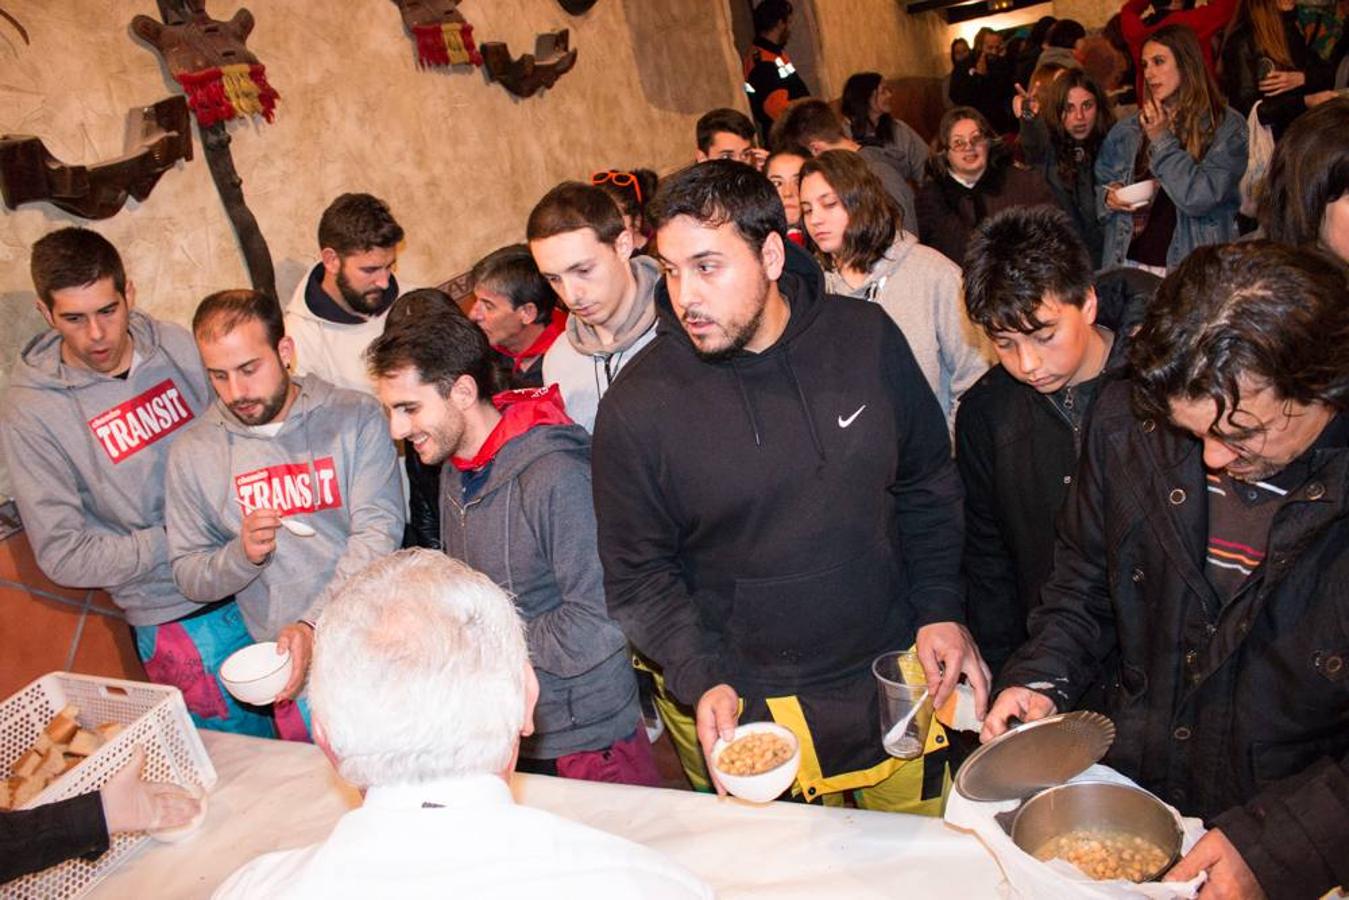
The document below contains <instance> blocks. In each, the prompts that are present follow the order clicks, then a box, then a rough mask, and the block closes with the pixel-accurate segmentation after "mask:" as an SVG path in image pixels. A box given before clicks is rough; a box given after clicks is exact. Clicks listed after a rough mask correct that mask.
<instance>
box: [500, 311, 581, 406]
mask: <svg viewBox="0 0 1349 900" xmlns="http://www.w3.org/2000/svg"><path fill="white" fill-rule="evenodd" d="M566 328H567V312H566V310H563V309H561V308H556V307H555V308H554V309H553V317H552V318H551V319H549V320H548V324H547V325H545V326H544V327H543V333H542V334H540V335H539V336H538V337H537V338H535V340H534V343H532V344H530V345H529V346H528V347H526V348H525V349H523V350H521V351H520V352H519V353H512V352H511V351H509V350H507V349H506V348H505V347H498V346H496V345H495V344H493V345H492V349H493V350H495V351H496V352H498V353H500V354H501V355H502V356H509V357H510V358H511V359H512V360H514V361H515V365H514V366H512V368H513V369H514V371H516V372H519V371H521V370H522V369H523V367H524V364H525V361H526V360H530V359H534V358H535V357H538V356H543V354H545V353H547V352H548V348H549V347H551V346H553V341H555V340H557V338H558V335H560V334H562V332H563V331H565V330H566ZM498 396H499V395H498ZM493 400H494V401H495V398H493Z"/></svg>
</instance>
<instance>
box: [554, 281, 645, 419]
mask: <svg viewBox="0 0 1349 900" xmlns="http://www.w3.org/2000/svg"><path fill="white" fill-rule="evenodd" d="M628 266H629V267H630V268H631V269H632V277H633V278H634V279H636V281H637V293H636V294H635V296H634V297H633V302H632V308H631V309H630V310H628V315H627V318H626V319H625V320H624V321H623V322H620V323H619V324H618V327H617V328H616V329H615V331H614V338H613V340H612V341H606V340H604V339H603V338H601V337H600V335H599V333H598V332H596V331H595V329H594V328H593V327H592V326H590V325H587V324H586V323H585V322H582V321H581V320H580V319H579V318H578V317H576V316H568V317H567V330H566V332H565V333H564V335H563V338H565V339H563V338H559V339H558V340H555V341H553V345H552V346H551V347H549V348H548V352H547V353H545V354H544V355H543V383H544V384H545V385H549V384H555V385H557V386H558V388H560V389H561V391H562V401H563V402H564V403H565V404H566V405H567V415H568V416H569V417H570V418H571V420H572V421H573V422H575V423H576V424H577V425H580V426H581V427H582V428H584V429H585V430H586V431H593V430H594V428H595V410H596V409H598V408H599V405H600V398H601V397H603V396H604V394H605V392H606V391H608V390H609V385H610V384H612V383H613V380H614V379H615V378H617V377H618V373H619V370H621V369H622V368H623V367H624V366H625V365H627V364H628V362H630V361H631V360H632V358H633V357H634V356H636V355H637V354H638V352H640V351H641V349H642V348H643V347H645V346H646V345H647V344H649V343H651V339H652V338H654V337H655V336H656V306H655V301H654V297H655V295H656V285H657V284H660V283H661V271H660V265H659V264H658V263H657V262H656V261H655V260H654V259H652V258H651V257H649V256H634V257H633V258H632V259H630V260H628Z"/></svg>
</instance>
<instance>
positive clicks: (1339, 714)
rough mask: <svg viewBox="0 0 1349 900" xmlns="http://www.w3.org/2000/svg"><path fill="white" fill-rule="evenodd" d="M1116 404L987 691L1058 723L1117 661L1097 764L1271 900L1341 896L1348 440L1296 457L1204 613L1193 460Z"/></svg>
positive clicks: (1190, 452) (1197, 460)
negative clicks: (1037, 600)
mask: <svg viewBox="0 0 1349 900" xmlns="http://www.w3.org/2000/svg"><path fill="white" fill-rule="evenodd" d="M1129 389H1130V386H1129V384H1128V383H1127V382H1125V381H1116V382H1114V383H1112V384H1111V385H1109V386H1108V387H1107V388H1106V389H1105V391H1104V393H1103V394H1102V395H1101V397H1100V399H1099V400H1098V401H1097V405H1096V409H1095V412H1094V414H1093V420H1092V425H1091V428H1090V429H1089V431H1088V434H1087V444H1086V447H1085V449H1084V451H1083V458H1082V465H1081V468H1080V469H1079V470H1078V475H1077V478H1076V482H1075V484H1074V485H1073V488H1072V491H1071V492H1070V494H1069V497H1068V502H1067V505H1066V506H1065V507H1064V513H1063V516H1062V519H1061V520H1060V523H1059V538H1058V542H1057V544H1056V545H1055V548H1054V573H1053V575H1052V576H1051V577H1050V579H1049V582H1048V583H1047V584H1046V585H1045V589H1044V592H1043V595H1042V599H1043V603H1042V605H1041V606H1040V607H1039V608H1038V609H1037V610H1035V612H1033V613H1032V614H1031V621H1030V632H1031V637H1030V640H1029V641H1028V642H1027V643H1026V644H1025V645H1024V646H1022V648H1021V649H1020V650H1018V651H1017V653H1016V655H1015V656H1013V658H1012V660H1011V661H1010V662H1009V663H1008V664H1007V667H1006V668H1005V669H1004V670H1003V673H1002V677H1001V678H1000V679H999V681H1000V683H1001V685H1002V686H1006V685H1027V686H1035V688H1036V689H1037V690H1043V692H1044V693H1046V694H1047V695H1049V696H1051V697H1052V698H1054V700H1055V701H1056V702H1057V703H1058V706H1059V708H1060V709H1070V708H1072V707H1074V706H1075V705H1076V704H1077V702H1078V699H1079V697H1080V696H1081V695H1082V692H1083V691H1084V690H1086V689H1087V688H1088V687H1089V686H1090V685H1091V684H1092V683H1093V681H1094V680H1095V679H1096V678H1097V672H1098V669H1099V664H1100V661H1101V660H1102V659H1104V658H1105V657H1106V656H1107V655H1108V654H1110V653H1111V652H1112V651H1116V652H1118V654H1119V656H1120V676H1121V677H1120V680H1119V682H1118V684H1116V685H1115V686H1114V689H1113V690H1112V691H1111V692H1110V695H1109V696H1108V697H1107V703H1106V711H1107V713H1108V714H1109V715H1110V717H1111V718H1112V719H1114V721H1115V726H1116V728H1117V729H1118V736H1117V737H1116V739H1115V743H1114V746H1113V747H1112V748H1111V750H1110V754H1109V755H1108V756H1107V757H1106V762H1108V763H1109V764H1111V765H1113V766H1115V767H1116V768H1118V769H1119V770H1120V771H1122V772H1123V773H1124V774H1126V775H1128V776H1130V777H1132V778H1134V779H1136V780H1137V781H1138V782H1139V783H1140V784H1142V785H1143V786H1144V787H1146V788H1148V789H1149V790H1151V791H1153V792H1155V793H1157V794H1158V795H1160V796H1161V797H1163V798H1165V799H1167V800H1169V801H1170V802H1172V803H1174V804H1175V805H1176V806H1177V807H1178V808H1179V809H1180V810H1181V811H1182V812H1184V813H1187V814H1190V815H1198V816H1201V817H1203V818H1204V819H1206V820H1207V821H1208V823H1209V824H1211V825H1214V826H1217V827H1219V828H1221V829H1222V830H1223V832H1224V834H1226V835H1227V837H1228V838H1229V839H1230V840H1231V841H1232V843H1233V844H1235V845H1236V848H1237V849H1238V850H1239V851H1240V852H1241V855H1242V857H1243V858H1244V859H1245V861H1246V863H1247V864H1248V865H1249V866H1250V867H1251V869H1252V870H1253V871H1254V872H1255V875H1256V877H1257V878H1258V879H1259V880H1260V884H1261V886H1262V887H1263V888H1264V890H1265V892H1266V893H1267V894H1268V895H1269V896H1270V897H1271V898H1281V897H1289V898H1293V897H1316V896H1319V895H1320V894H1322V893H1323V892H1325V891H1326V890H1328V889H1329V888H1330V887H1332V886H1334V885H1336V884H1349V506H1346V501H1349V423H1346V422H1345V421H1344V417H1343V416H1341V417H1340V418H1338V419H1336V420H1335V421H1334V422H1332V424H1331V425H1330V426H1328V427H1327V429H1326V431H1325V432H1324V433H1323V434H1322V438H1321V441H1319V442H1318V446H1317V447H1316V448H1314V449H1313V450H1312V451H1310V452H1309V455H1308V459H1309V460H1310V469H1309V472H1310V474H1309V476H1308V479H1307V480H1306V482H1304V484H1303V485H1302V486H1301V487H1300V488H1298V489H1297V490H1295V491H1292V492H1290V493H1289V495H1288V497H1287V498H1286V499H1285V500H1284V502H1283V503H1284V505H1283V507H1282V508H1281V509H1280V510H1279V512H1278V513H1277V515H1276V516H1275V519H1274V524H1273V527H1272V528H1271V531H1270V535H1269V542H1268V545H1267V552H1266V556H1265V563H1264V564H1263V565H1262V566H1261V567H1260V568H1259V569H1257V570H1256V571H1255V573H1254V574H1253V575H1252V576H1251V578H1250V579H1249V581H1248V582H1247V584H1246V586H1245V587H1244V588H1243V589H1242V590H1241V591H1240V592H1239V593H1238V594H1237V595H1236V596H1235V597H1233V598H1232V599H1231V600H1229V601H1228V602H1227V603H1226V604H1225V605H1224V604H1223V603H1222V602H1221V601H1220V600H1219V598H1218V595H1217V594H1216V593H1215V591H1214V590H1213V588H1212V587H1211V586H1210V584H1209V582H1208V579H1207V578H1206V577H1205V574H1204V560H1205V544H1206V542H1207V539H1208V534H1207V531H1208V523H1207V515H1208V505H1207V502H1206V497H1207V493H1206V483H1205V470H1204V464H1203V460H1202V456H1201V447H1200V444H1199V442H1198V441H1196V440H1194V439H1193V438H1191V437H1188V436H1186V435H1181V434H1180V433H1178V432H1176V431H1174V430H1172V429H1170V428H1169V427H1167V425H1166V424H1165V423H1162V422H1154V421H1151V420H1147V421H1139V420H1138V419H1136V418H1135V417H1134V416H1133V414H1132V413H1131V412H1130V409H1129Z"/></svg>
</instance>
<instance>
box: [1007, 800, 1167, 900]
mask: <svg viewBox="0 0 1349 900" xmlns="http://www.w3.org/2000/svg"><path fill="white" fill-rule="evenodd" d="M1182 839H1183V834H1182V832H1181V829H1180V823H1179V822H1177V821H1176V817H1175V816H1174V815H1172V813H1171V810H1170V809H1169V808H1167V806H1166V804H1165V803H1163V802H1162V801H1160V800H1158V799H1157V798H1156V797H1154V796H1153V795H1152V794H1150V793H1148V792H1147V791H1145V790H1143V789H1142V788H1138V787H1133V786H1132V785H1127V784H1118V783H1115V782H1106V781H1074V782H1070V783H1068V784H1062V785H1059V786H1058V787H1052V788H1049V789H1048V790H1044V791H1041V792H1039V793H1038V794H1036V795H1035V796H1033V797H1031V799H1029V800H1027V801H1026V802H1025V803H1024V804H1022V805H1021V808H1020V809H1018V810H1017V813H1016V817H1015V818H1014V819H1013V820H1012V840H1013V841H1014V842H1015V843H1016V845H1017V846H1018V847H1020V848H1021V849H1022V850H1024V851H1026V852H1027V853H1029V854H1031V855H1032V856H1034V857H1035V858H1036V859H1039V860H1041V861H1045V862H1047V861H1049V860H1051V859H1062V860H1064V861H1065V862H1067V863H1069V864H1071V865H1073V866H1076V867H1077V868H1078V869H1079V870H1080V871H1081V872H1082V873H1083V874H1085V875H1086V876H1087V877H1089V878H1091V879H1093V880H1096V881H1110V880H1113V879H1124V880H1126V881H1132V882H1135V883H1140V884H1141V883H1142V882H1145V881H1155V880H1156V879H1158V878H1160V877H1161V876H1162V875H1163V874H1164V873H1165V872H1166V870H1167V869H1169V868H1171V866H1172V865H1173V864H1174V863H1175V861H1176V860H1177V859H1179V858H1180V849H1181V841H1182Z"/></svg>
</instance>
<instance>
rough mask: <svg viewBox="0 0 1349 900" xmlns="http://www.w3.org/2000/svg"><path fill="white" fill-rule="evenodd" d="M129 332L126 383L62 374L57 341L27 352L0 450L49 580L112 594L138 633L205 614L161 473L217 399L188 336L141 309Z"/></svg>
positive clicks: (7, 400)
mask: <svg viewBox="0 0 1349 900" xmlns="http://www.w3.org/2000/svg"><path fill="white" fill-rule="evenodd" d="M129 327H130V329H131V336H132V341H133V345H134V348H135V361H134V362H133V365H132V368H131V371H130V373H129V374H128V375H127V377H126V379H125V380H123V379H120V378H113V377H111V376H108V375H102V374H99V373H98V372H92V371H89V370H88V369H80V368H75V367H73V366H67V365H65V364H63V363H62V362H61V335H60V334H59V333H57V332H56V331H54V330H49V331H44V332H43V333H41V334H39V335H37V336H36V337H34V338H33V339H32V340H31V341H29V342H28V345H27V346H26V347H24V348H23V350H22V351H21V352H20V353H19V360H18V362H17V363H16V365H15V366H14V370H13V373H12V375H11V380H10V384H9V390H8V391H7V392H6V394H5V397H4V401H3V403H0V447H3V450H4V453H5V457H6V460H7V461H8V464H9V471H10V472H11V473H12V475H13V479H14V492H15V499H16V500H17V501H18V505H19V514H20V515H21V516H22V517H23V524H24V528H25V529H26V530H27V531H28V534H29V539H30V541H31V542H32V545H33V550H34V552H35V553H36V554H37V563H38V566H39V567H41V569H42V571H43V572H45V573H46V574H47V576H48V577H49V578H51V580H52V581H55V582H56V583H57V584H62V585H65V586H67V587H75V588H104V589H106V590H107V592H108V593H109V594H110V595H112V599H113V601H114V602H115V603H116V604H117V605H118V606H119V607H121V608H122V610H123V611H124V612H125V613H126V617H127V621H129V622H130V623H131V624H132V625H160V624H163V623H165V622H172V621H173V620H174V619H179V618H182V617H183V616H185V615H187V614H189V613H192V612H195V611H196V610H198V609H200V607H199V606H198V605H197V604H195V603H192V602H191V601H189V600H187V599H186V598H185V597H183V595H182V594H181V593H179V591H178V588H177V587H176V586H175V585H174V583H173V572H172V571H171V570H170V568H169V549H168V540H167V538H166V536H165V533H164V467H165V464H166V461H167V459H168V455H169V446H170V445H171V444H172V443H174V441H175V440H176V439H177V437H178V436H179V435H181V434H183V431H182V429H183V426H185V425H187V424H188V423H189V422H191V421H193V420H194V419H195V418H197V417H198V416H200V415H201V414H202V413H203V412H204V411H205V410H206V408H207V406H208V405H209V404H210V402H211V392H210V388H209V387H207V384H206V375H205V372H204V371H203V370H202V367H201V361H200V359H199V358H198V357H197V348H196V345H195V344H193V342H192V336H191V335H189V334H188V333H187V331H186V330H185V329H183V328H181V327H179V326H177V325H173V324H170V323H167V322H158V321H156V320H154V319H152V318H150V317H149V316H147V315H145V314H144V313H141V312H137V311H135V310H132V312H131V318H130V326H129Z"/></svg>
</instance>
